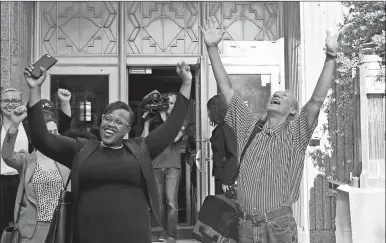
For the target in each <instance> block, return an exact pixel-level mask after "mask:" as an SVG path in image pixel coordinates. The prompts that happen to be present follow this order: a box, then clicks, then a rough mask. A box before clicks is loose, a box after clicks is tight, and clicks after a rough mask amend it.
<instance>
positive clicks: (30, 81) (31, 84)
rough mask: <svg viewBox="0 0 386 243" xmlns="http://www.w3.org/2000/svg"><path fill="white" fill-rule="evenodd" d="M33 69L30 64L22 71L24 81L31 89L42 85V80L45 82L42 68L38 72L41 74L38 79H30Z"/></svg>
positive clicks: (45, 74)
mask: <svg viewBox="0 0 386 243" xmlns="http://www.w3.org/2000/svg"><path fill="white" fill-rule="evenodd" d="M34 69H35V67H34V65H33V64H31V65H29V66H28V67H26V68H25V71H24V79H25V81H27V84H28V86H29V87H30V88H31V89H32V88H40V87H41V86H42V84H43V83H44V80H46V77H47V72H46V70H45V69H44V68H42V67H40V71H41V72H42V76H40V78H38V79H36V78H34V77H32V75H31V73H32V71H33V70H34Z"/></svg>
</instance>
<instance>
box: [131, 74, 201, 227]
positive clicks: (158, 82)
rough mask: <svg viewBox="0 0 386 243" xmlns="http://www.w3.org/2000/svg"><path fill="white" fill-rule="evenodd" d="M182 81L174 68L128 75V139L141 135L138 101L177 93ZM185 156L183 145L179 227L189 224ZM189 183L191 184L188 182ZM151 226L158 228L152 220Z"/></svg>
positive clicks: (193, 94)
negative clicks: (131, 115) (130, 121)
mask: <svg viewBox="0 0 386 243" xmlns="http://www.w3.org/2000/svg"><path fill="white" fill-rule="evenodd" d="M191 72H192V76H193V85H192V93H191V99H192V100H194V97H195V88H194V80H195V71H194V69H193V68H192V67H191ZM181 84H182V81H181V80H180V78H179V77H178V75H177V74H176V67H152V74H129V105H130V107H131V108H132V109H133V112H134V113H135V115H136V119H135V124H133V129H132V130H133V132H132V133H131V134H130V137H135V136H140V134H141V133H142V129H143V128H142V124H140V123H141V116H142V115H143V113H144V112H145V110H144V109H141V108H140V107H139V103H140V101H141V100H142V99H143V97H144V96H145V95H147V94H148V93H150V92H151V91H153V90H158V91H159V92H160V93H169V92H174V93H178V92H179V89H180V86H181ZM190 120H194V119H193V118H192V119H190ZM185 161H186V155H185V149H184V145H182V146H181V164H182V171H181V172H182V173H181V180H180V185H179V191H178V194H179V195H178V205H179V206H178V207H179V214H178V218H179V219H178V222H179V225H187V224H190V222H187V214H188V213H190V212H187V203H188V202H187V200H186V187H185V186H186V176H185V175H186V169H187V168H189V167H188V166H186V162H185ZM189 183H191V182H189ZM152 222H153V223H152V226H153V227H158V225H156V224H155V223H154V222H155V220H154V219H153V220H152Z"/></svg>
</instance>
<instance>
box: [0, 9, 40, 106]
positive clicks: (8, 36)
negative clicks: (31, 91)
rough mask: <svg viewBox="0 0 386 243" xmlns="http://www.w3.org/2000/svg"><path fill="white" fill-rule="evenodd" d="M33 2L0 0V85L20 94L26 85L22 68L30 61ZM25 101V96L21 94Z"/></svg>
mask: <svg viewBox="0 0 386 243" xmlns="http://www.w3.org/2000/svg"><path fill="white" fill-rule="evenodd" d="M33 4H34V3H33V2H4V1H2V2H1V52H0V58H1V60H0V61H1V87H2V88H7V87H11V86H12V87H15V88H17V89H18V90H20V91H21V92H22V93H23V94H27V93H28V86H27V85H26V83H25V81H24V78H23V71H24V67H25V66H26V65H28V64H29V63H30V62H31V53H32V47H33V38H32V33H33V32H32V30H33ZM23 99H24V100H26V99H27V96H26V95H24V97H23Z"/></svg>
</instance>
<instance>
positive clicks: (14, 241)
mask: <svg viewBox="0 0 386 243" xmlns="http://www.w3.org/2000/svg"><path fill="white" fill-rule="evenodd" d="M24 195H25V187H24V186H23V192H22V195H21V202H20V206H19V210H18V212H17V217H16V223H14V224H13V225H12V226H9V227H7V228H5V229H4V231H3V233H2V234H1V239H0V243H19V237H20V235H19V230H18V228H17V224H18V223H19V219H20V211H21V208H22V207H25V204H24V200H23V199H24Z"/></svg>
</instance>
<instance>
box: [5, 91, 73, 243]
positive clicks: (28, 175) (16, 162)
mask: <svg viewBox="0 0 386 243" xmlns="http://www.w3.org/2000/svg"><path fill="white" fill-rule="evenodd" d="M58 95H59V97H64V98H65V99H66V100H67V99H68V100H69V99H70V98H71V94H70V92H68V91H67V90H59V91H58ZM43 107H44V108H43V110H44V122H45V125H46V126H47V130H48V131H49V132H50V133H51V134H56V135H58V134H59V133H58V127H57V121H56V117H55V115H54V113H53V112H52V111H51V110H50V109H48V107H47V106H44V105H43ZM68 115H69V116H70V115H71V114H68ZM26 116H27V108H26V107H25V106H19V107H17V108H16V109H14V110H13V111H12V113H11V117H10V121H11V124H10V127H9V128H8V130H7V133H6V135H5V139H4V143H3V149H2V157H3V160H4V162H5V163H6V164H7V165H8V166H9V167H11V168H13V169H15V170H17V171H18V173H19V175H20V183H19V187H18V191H17V196H16V203H15V206H14V215H15V216H16V215H17V213H18V211H19V210H21V211H20V218H19V221H18V224H17V229H18V232H19V235H20V237H19V243H42V242H44V241H45V239H46V237H47V233H48V230H49V226H50V222H51V219H52V216H53V213H54V210H55V208H56V206H57V203H58V199H59V195H60V191H61V190H62V189H63V188H64V185H65V183H66V182H67V179H68V176H69V174H70V170H69V169H68V168H67V167H65V166H63V165H61V164H59V163H57V162H55V161H53V160H52V159H50V158H48V157H46V156H45V155H44V154H42V153H41V152H40V151H38V150H34V151H33V152H32V153H28V152H27V151H25V150H21V151H19V152H15V144H16V140H17V136H18V128H19V127H22V126H20V123H21V122H22V121H23V120H24V118H25V117H26ZM15 220H16V218H15Z"/></svg>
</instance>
